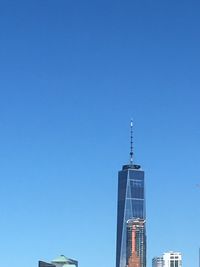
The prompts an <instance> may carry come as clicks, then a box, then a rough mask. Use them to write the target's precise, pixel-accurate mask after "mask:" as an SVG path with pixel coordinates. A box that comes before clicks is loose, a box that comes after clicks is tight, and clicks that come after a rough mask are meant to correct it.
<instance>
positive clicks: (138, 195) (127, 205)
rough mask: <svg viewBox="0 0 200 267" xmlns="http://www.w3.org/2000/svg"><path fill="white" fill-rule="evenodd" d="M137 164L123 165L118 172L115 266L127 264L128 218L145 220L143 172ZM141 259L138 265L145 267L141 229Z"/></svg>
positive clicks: (144, 238) (123, 266) (119, 266)
mask: <svg viewBox="0 0 200 267" xmlns="http://www.w3.org/2000/svg"><path fill="white" fill-rule="evenodd" d="M139 168H140V166H138V165H133V164H131V165H125V166H123V169H122V170H121V171H119V174H118V207H117V249H116V267H126V266H128V262H127V258H128V256H129V255H128V253H129V252H128V247H127V246H128V243H127V222H128V220H130V219H142V220H144V221H145V218H146V214H145V186H144V172H143V171H142V170H140V169H139ZM143 235H144V236H143V240H145V242H144V249H143V256H142V257H143V259H142V260H141V261H140V265H139V267H146V233H145V224H144V230H143Z"/></svg>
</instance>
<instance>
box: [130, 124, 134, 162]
mask: <svg viewBox="0 0 200 267" xmlns="http://www.w3.org/2000/svg"><path fill="white" fill-rule="evenodd" d="M130 145H131V146H130V164H133V120H131V144H130Z"/></svg>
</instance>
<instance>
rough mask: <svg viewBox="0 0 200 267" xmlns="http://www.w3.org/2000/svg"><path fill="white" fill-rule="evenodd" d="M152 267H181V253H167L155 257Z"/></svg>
mask: <svg viewBox="0 0 200 267" xmlns="http://www.w3.org/2000/svg"><path fill="white" fill-rule="evenodd" d="M152 267H182V256H181V253H180V252H174V251H169V252H166V253H164V254H163V255H162V257H155V258H153V260H152Z"/></svg>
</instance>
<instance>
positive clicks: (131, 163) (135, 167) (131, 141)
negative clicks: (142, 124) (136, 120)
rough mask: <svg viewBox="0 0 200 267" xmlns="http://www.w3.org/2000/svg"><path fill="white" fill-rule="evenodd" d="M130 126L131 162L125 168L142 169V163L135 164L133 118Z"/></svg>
mask: <svg viewBox="0 0 200 267" xmlns="http://www.w3.org/2000/svg"><path fill="white" fill-rule="evenodd" d="M130 127H131V129H130V130H131V136H130V153H129V155H130V162H129V164H127V165H124V166H123V168H122V169H123V170H129V169H134V170H138V169H140V165H137V164H133V156H134V153H133V120H132V119H131V123H130Z"/></svg>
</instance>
